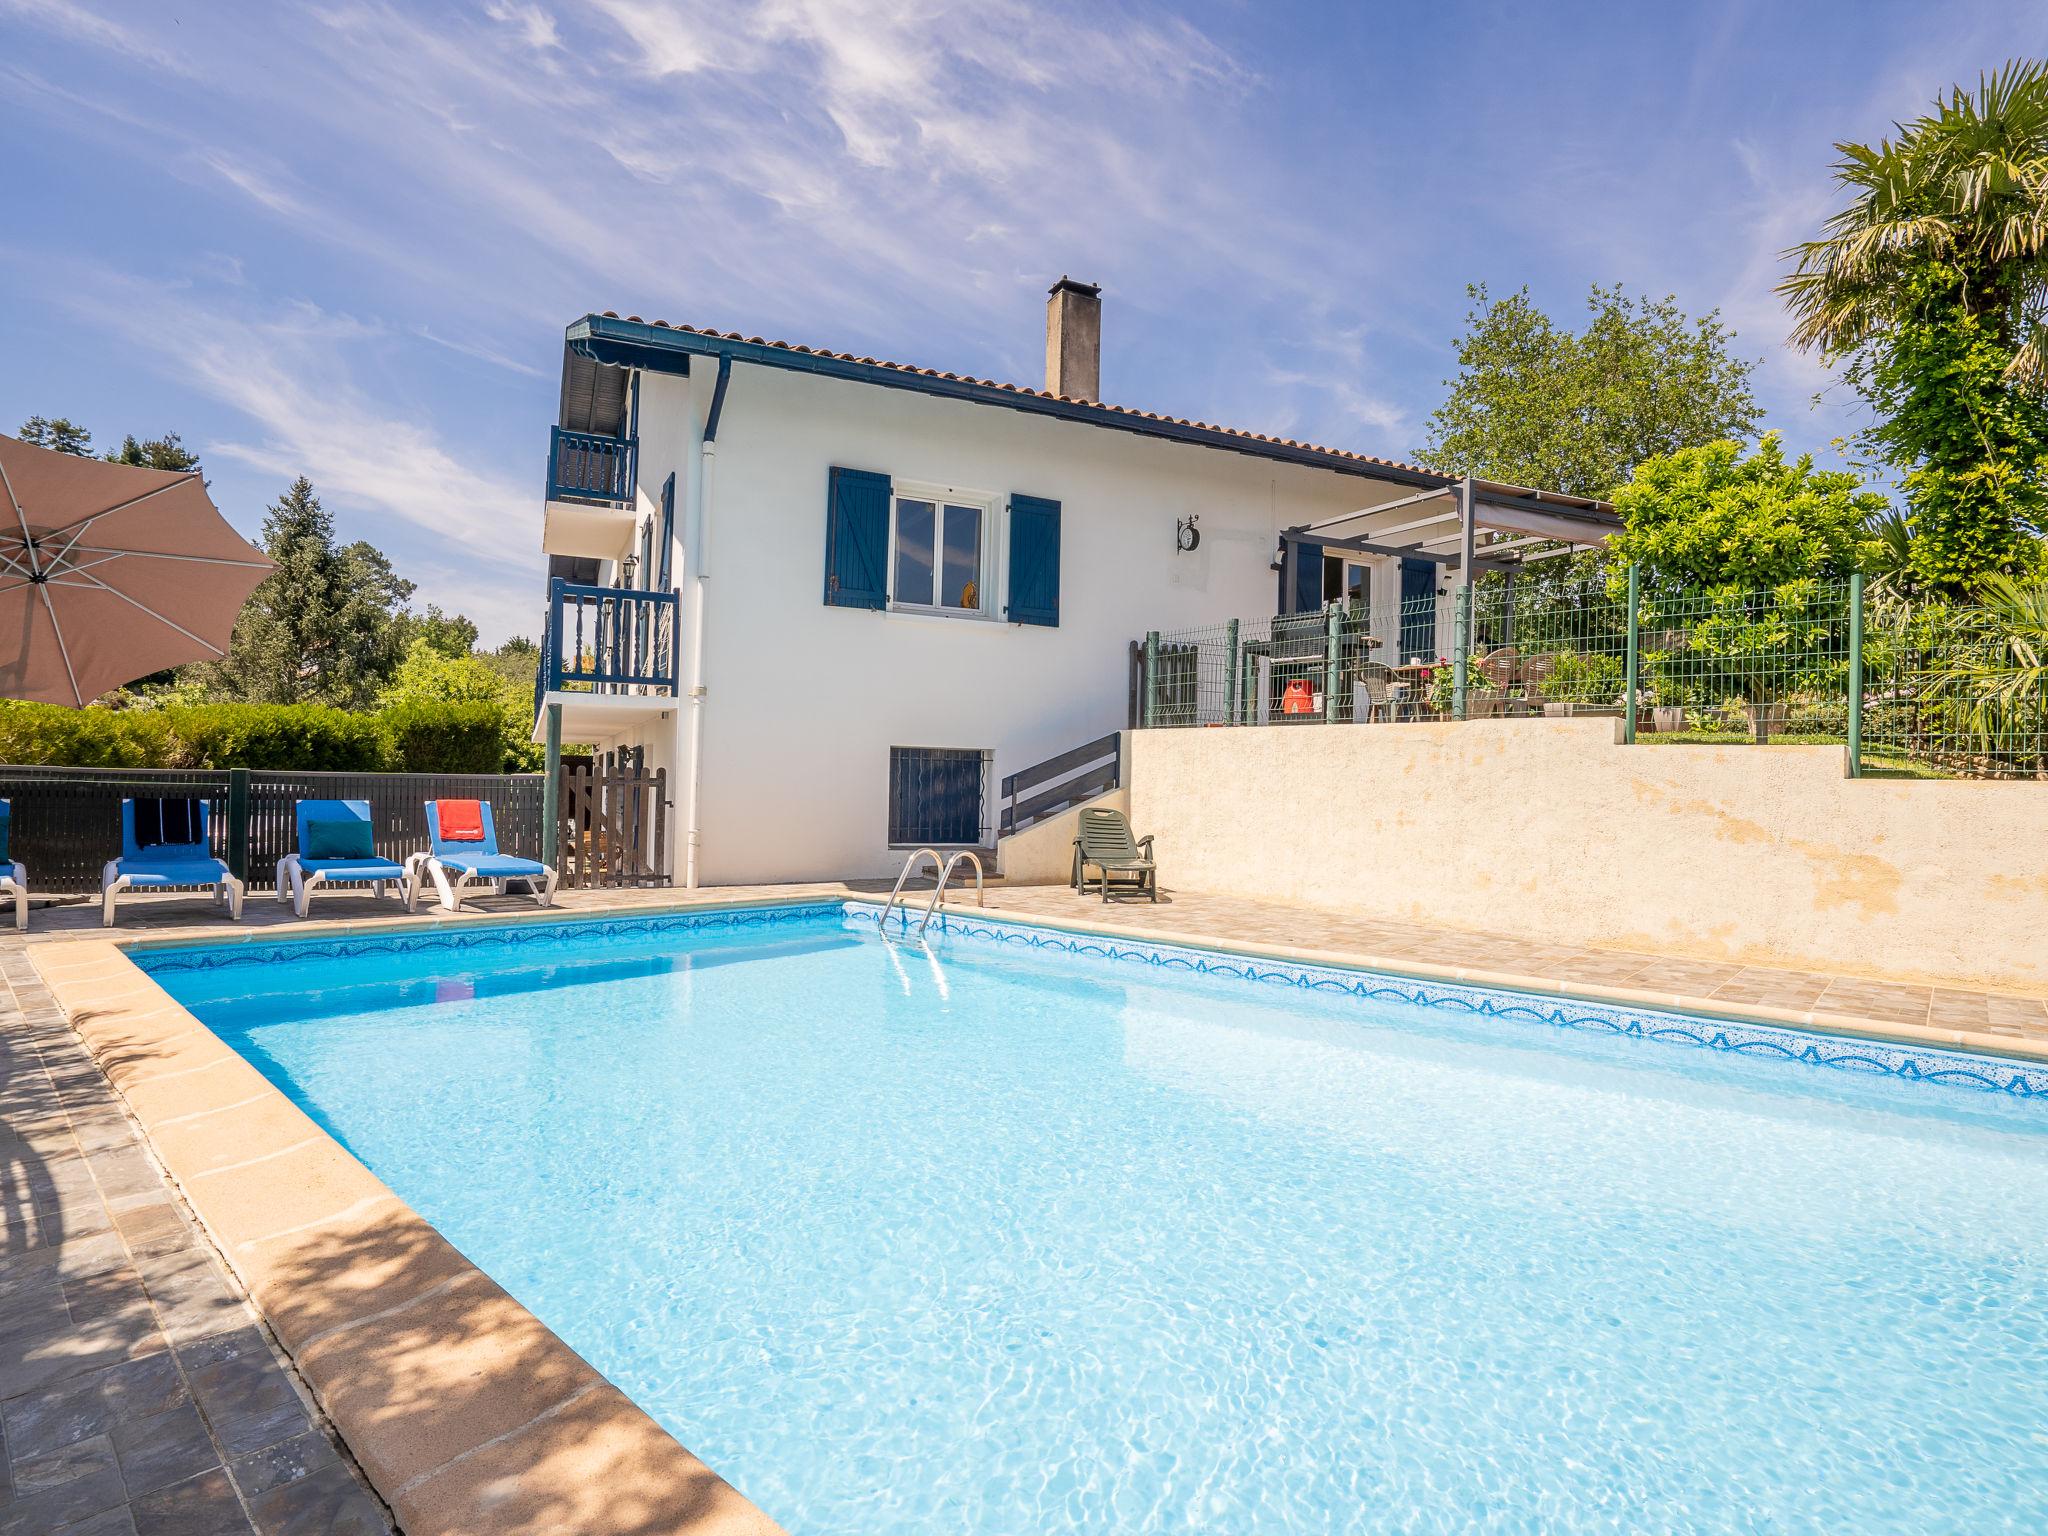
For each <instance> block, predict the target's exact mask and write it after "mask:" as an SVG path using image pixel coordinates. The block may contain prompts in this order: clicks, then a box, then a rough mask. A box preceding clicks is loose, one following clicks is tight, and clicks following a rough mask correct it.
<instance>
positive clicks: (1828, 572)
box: [1607, 432, 1886, 592]
mask: <svg viewBox="0 0 2048 1536" xmlns="http://www.w3.org/2000/svg"><path fill="white" fill-rule="evenodd" d="M1614 509H1615V511H1616V512H1618V513H1619V514H1620V515H1621V520H1622V524H1623V527H1622V531H1621V532H1620V533H1617V534H1615V535H1614V536H1613V537H1612V538H1610V539H1609V540H1608V541H1607V550H1608V554H1609V557H1610V559H1611V561H1612V565H1611V566H1610V570H1609V576H1608V581H1609V585H1610V588H1611V589H1612V590H1614V591H1616V592H1619V591H1622V590H1625V589H1626V586H1627V575H1626V568H1627V566H1628V565H1629V563H1630V562H1631V561H1633V562H1638V563H1640V565H1641V566H1642V568H1643V571H1644V573H1645V575H1646V576H1647V577H1648V578H1649V579H1650V580H1651V581H1653V582H1657V583H1659V584H1663V585H1668V586H1674V587H1692V588H1700V587H1729V586H1733V587H1741V588H1747V589H1755V588H1759V587H1775V586H1778V585H1780V584H1782V583H1784V582H1788V581H1796V580H1799V579H1801V578H1809V577H1837V578H1838V577H1843V576H1847V575H1849V574H1850V573H1851V572H1854V571H1858V570H1862V569H1864V568H1865V567H1866V566H1867V565H1868V564H1870V563H1871V562H1872V561H1873V560H1874V559H1875V558H1876V553H1877V552H1876V547H1875V546H1876V543H1877V540H1876V537H1875V536H1874V534H1873V533H1872V530H1871V524H1872V522H1873V521H1874V520H1875V519H1877V518H1879V517H1881V516H1882V515H1883V513H1884V512H1885V511H1886V503H1885V499H1884V497H1882V496H1880V495H1879V494H1877V493H1876V492H1875V491H1869V490H1865V489H1864V488H1863V482H1862V481H1861V480H1859V479H1858V478H1857V477H1856V476H1855V475H1853V474H1850V473H1848V472H1847V471H1843V470H1817V469H1815V468H1814V467H1813V459H1812V457H1811V456H1810V455H1804V454H1802V455H1801V456H1800V457H1799V458H1798V459H1796V460H1793V461H1790V462H1788V461H1787V460H1786V458H1785V454H1784V450H1783V449H1782V448H1781V447H1780V445H1779V440H1778V434H1777V433H1775V432H1768V433H1766V434H1764V437H1763V439H1762V440H1761V441H1760V442H1759V443H1758V444H1757V446H1756V451H1755V452H1753V453H1751V454H1750V455H1749V456H1748V457H1747V458H1744V457H1743V455H1742V447H1741V445H1740V444H1739V443H1733V442H1720V443H1708V444H1706V445H1705V446H1704V447H1699V448H1681V449H1680V450H1679V451H1678V452H1676V453H1673V454H1667V455H1664V456H1663V457H1660V458H1654V459H1650V460H1648V461H1646V462H1645V463H1642V464H1638V465H1637V466H1636V471H1635V475H1634V476H1633V478H1631V479H1630V481H1629V482H1628V484H1626V485H1624V486H1622V487H1621V488H1620V489H1618V490H1616V491H1615V492H1614Z"/></svg>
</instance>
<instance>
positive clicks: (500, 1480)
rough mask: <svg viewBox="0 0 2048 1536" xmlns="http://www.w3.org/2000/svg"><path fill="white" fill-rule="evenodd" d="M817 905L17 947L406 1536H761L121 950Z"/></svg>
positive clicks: (1080, 922) (1575, 987)
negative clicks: (579, 1535)
mask: <svg viewBox="0 0 2048 1536" xmlns="http://www.w3.org/2000/svg"><path fill="white" fill-rule="evenodd" d="M821 903H844V904H862V905H867V906H870V907H879V906H881V905H882V904H883V903H882V902H881V901H880V899H879V898H876V897H873V896H871V895H868V894H867V893H863V892H855V891H851V890H843V889H842V890H839V891H834V890H831V889H829V888H826V889H813V890H809V891H804V892H801V893H799V892H794V891H786V892H780V893H763V894H758V895H748V896H735V897H728V898H723V899H721V898H717V897H708V898H700V899H698V900H694V901H691V900H678V901H674V902H663V903H659V904H655V903H648V904H639V903H635V904H631V905H626V904H620V905H616V906H602V907H590V908H584V909H581V910H574V911H562V910H555V911H535V912H530V913H505V912H479V913H464V914H460V915H452V916H451V915H447V914H440V915H436V916H433V917H425V916H422V917H418V918H410V919H394V918H389V917H379V918H376V919H373V920H370V921H347V920H343V921H332V922H307V923H299V924H293V925H292V926H291V927H290V928H289V929H271V930H267V931H256V932H251V933H243V934H232V935H229V934H215V933H164V934H161V935H152V936H148V937H139V936H138V937H130V938H125V939H119V940H116V939H111V938H100V937H88V936H84V935H80V936H78V937H76V938H69V939H67V940H66V941H64V942H54V943H47V944H38V945H36V946H33V947H32V948H31V949H30V951H29V953H30V956H31V959H32V961H33V963H34V964H35V966H36V968H37V970H38V971H39V972H40V973H41V974H42V976H43V979H44V981H45V984H46V985H47V986H48V987H49V989H50V991H51V992H52V994H53V995H55V997H56V998H57V1000H58V1002H59V1004H60V1006H62V1008H63V1009H64V1011H65V1013H66V1015H67V1016H68V1017H69V1018H70V1020H71V1022H72V1026H73V1028H74V1029H76V1030H77V1032H78V1034H79V1036H80V1037H81V1038H82V1039H83V1040H84V1041H85V1043H86V1045H87V1047H88V1048H89V1049H90V1050H91V1052H92V1054H93V1057H94V1059H95V1060H96V1061H97V1062H98V1064H99V1066H100V1068H101V1070H102V1071H103V1072H104V1073H105V1074H106V1076H107V1078H108V1079H109V1081H111V1082H112V1083H113V1085H114V1087H115V1088H116V1090H117V1091H118V1092H119V1093H120V1094H121V1095H122V1097H123V1099H124V1100H125V1101H126V1103H127V1104H128V1106H129V1109H130V1110H131V1112H132V1113H133V1114H134V1115H135V1117H136V1119H137V1120H138V1121H139V1122H140V1124H141V1125H142V1127H143V1129H144V1131H145V1133H146V1134H147V1135H148V1137H149V1140H150V1142H151V1145H152V1146H153V1147H154V1148H155V1150H156V1154H157V1157H158V1159H159V1160H160V1161H161V1162H162V1164H163V1165H164V1167H165V1168H166V1170H167V1171H168V1172H169V1173H170V1175H171V1176H172V1177H173V1178H174V1179H175V1180H176V1181H177V1182H178V1185H179V1187H180V1189H181V1190H182V1192H183V1194H184V1196H185V1198H186V1200H187V1201H188V1202H189V1204H190V1205H191V1207H192V1209H193V1210H194V1211H195V1212H196V1213H197V1215H198V1217H199V1219H200V1221H201V1223H202V1225H203V1226H204V1228H205V1229H206V1231H207V1233H208V1235H209V1237H210V1238H211V1240H212V1241H213V1243H214V1244H215V1246H216V1247H217V1248H218V1249H219V1251H220V1253H221V1255H222V1257H223V1258H224V1259H225V1260H226V1262H227V1263H228V1264H229V1265H230V1267H232V1268H233V1269H234V1271H235V1273H236V1274H237V1276H238V1277H239V1278H240V1280H241V1282H242V1284H243V1286H244V1288H245V1289H246V1291H247V1292H248V1294H249V1296H250V1298H251V1300H252V1301H253V1302H254V1303H255V1304H256V1306H257V1308H258V1310H259V1311H260V1312H261V1313H262V1315H263V1317H264V1320H265V1321H266V1323H267V1324H268V1325H269V1326H270V1328H271V1330H272V1332H273V1333H274V1334H275V1335H276V1337H277V1339H278V1342H279V1343H280V1344H281V1345H282V1346H283V1347H284V1349H285V1351H286V1352H287V1354H289V1356H290V1357H291V1359H292V1362H293V1364H294V1366H295V1367H296V1368H297V1370H298V1371H299V1373H300V1374H301V1376H302V1377H303V1378H304V1379H305V1380H306V1382H307V1383H308V1384H309V1385H310V1387H311V1388H312V1390H313V1393H314V1395H315V1397H316V1398H317V1399H318V1400H319V1402H320V1406H321V1408H322V1409H323V1411H324V1412H326V1414H327V1415H328V1417H329V1419H330V1420H331V1421H332V1422H333V1423H334V1425H335V1426H336V1428H337V1429H338V1430H339V1432H340V1434H341V1436H342V1438H343V1439H344V1440H345V1441H346V1442H347V1443H348V1446H349V1448H350V1450H351V1451H352V1452H353V1454H354V1455H355V1457H356V1460H357V1462H358V1463H359V1464H360V1465H361V1467H362V1468H363V1471H364V1473H365V1475H366V1476H367V1477H368V1478H369V1480H370V1482H371V1484H372V1486H373V1487H374V1488H375V1489H376V1490H377V1492H378V1493H379V1494H380V1495H381V1496H382V1497H383V1498H384V1499H385V1501H386V1502H387V1503H389V1504H390V1505H391V1507H392V1509H393V1510H394V1512H395V1513H396V1514H397V1517H398V1520H399V1523H400V1525H401V1527H402V1528H403V1529H404V1530H405V1531H406V1532H407V1533H409V1536H502V1533H514V1532H529V1531H530V1532H534V1533H539V1532H561V1531H572V1530H573V1531H578V1532H589V1533H596V1536H610V1533H622V1536H623V1533H636V1536H637V1533H655V1532H677V1533H684V1532H687V1533H691V1536H740V1533H747V1536H766V1533H774V1532H778V1531H780V1530H781V1527H779V1526H778V1525H777V1524H776V1523H775V1522H774V1521H773V1520H771V1519H770V1518H769V1517H768V1516H767V1515H766V1514H764V1513H763V1512H762V1511H761V1510H760V1509H758V1508H757V1507H756V1506H754V1505H753V1504H752V1503H750V1502H749V1501H748V1500H747V1499H746V1498H745V1497H744V1496H742V1495H741V1494H740V1493H739V1492H738V1491H737V1490H735V1489H734V1488H733V1487H732V1486H731V1485H730V1484H728V1483H726V1482H725V1481H724V1480H723V1479H722V1478H720V1477H719V1476H718V1475H717V1474H716V1473H715V1472H713V1471H712V1470H711V1469H710V1468H708V1467H707V1466H705V1464H704V1463H703V1462H702V1461H700V1460H699V1459H698V1458H697V1457H695V1456H694V1455H692V1454H691V1453H690V1452H689V1451H687V1450H686V1449H684V1448H683V1447H682V1446H681V1445H680V1444H679V1443H678V1442H677V1441H676V1440H675V1439H674V1438H673V1437H672V1436H671V1435H669V1434H668V1432H667V1431H665V1430H663V1429H662V1428H661V1427H660V1426H659V1425H658V1424H656V1423H655V1422H654V1420H653V1419H651V1418H650V1417H649V1416H648V1415H647V1414H646V1413H645V1412H644V1411H643V1410H642V1409H640V1408H639V1407H638V1406H637V1405H635V1404H634V1403H633V1402H632V1401H631V1400H630V1399H629V1398H627V1397H626V1396H625V1395H624V1394H623V1393H621V1392H620V1391H619V1390H618V1389H617V1388H616V1387H614V1386H612V1385H611V1384H610V1383H609V1382H608V1381H607V1380H605V1378H604V1377H603V1376H602V1375H601V1374H600V1373H599V1372H598V1371H597V1370H596V1368H595V1367H593V1366H591V1365H590V1364H589V1363H588V1362H587V1361H585V1360H584V1359H583V1358H582V1357H581V1356H580V1355H578V1354H577V1353H576V1352H575V1351H574V1350H572V1349H571V1348H570V1347H569V1346H568V1345H567V1344H565V1343H564V1342H563V1341H562V1340H561V1339H560V1338H558V1337H557V1336H556V1335H555V1334H554V1333H553V1332H552V1331H551V1330H549V1329H548V1328H547V1327H546V1326H545V1325H544V1324H543V1323H541V1322H540V1320H539V1319H538V1318H536V1317H534V1316H533V1314H532V1313H531V1312H529V1311H527V1309H526V1308H525V1307H523V1306H521V1305H520V1304H519V1303H518V1302H517V1301H516V1300H514V1299H513V1298H512V1297H511V1296H510V1295H508V1294H507V1293H506V1292H505V1291H504V1290H502V1289H501V1288H500V1287H499V1286H498V1285H497V1284H496V1283H495V1282H493V1281H492V1280H491V1279H490V1278H489V1277H488V1276H486V1275H485V1274H484V1273H483V1272H482V1271H481V1270H480V1269H478V1268H477V1267H476V1266H475V1265H473V1264H471V1263H470V1262H469V1261H468V1260H467V1259H465V1258H464V1257H463V1256H462V1255H461V1253H460V1252H458V1251H457V1250H456V1249H455V1248H454V1246H453V1245H452V1244H450V1243H449V1242H448V1241H447V1239H445V1238H444V1237H442V1236H441V1235H440V1233H438V1232H437V1231H435V1230H434V1229H433V1227H431V1226H430V1225H429V1224H428V1223H427V1222H426V1221H425V1220H424V1219H422V1218H421V1217H420V1216H419V1214H418V1213H417V1212H415V1211H414V1210H413V1209H412V1208H411V1206H409V1205H408V1204H407V1203H406V1202H405V1201H404V1200H402V1199H400V1198H399V1197H398V1196H397V1195H396V1194H394V1193H393V1192H392V1191H391V1190H390V1189H389V1188H388V1187H387V1186H386V1185H384V1184H383V1183H382V1182H381V1181H380V1180H378V1179H377V1178H376V1176H375V1175H374V1174H372V1173H371V1172H370V1171H369V1170H368V1169H367V1168H365V1167H364V1166H363V1164H362V1163H361V1162H359V1161H358V1160H357V1159H356V1158H355V1156H354V1155H353V1154H352V1153H350V1152H349V1151H347V1149H345V1148H344V1147H342V1146H341V1144H340V1143H339V1142H337V1141H335V1140H334V1139H333V1138H332V1137H330V1136H329V1135H328V1134H327V1133H326V1132H325V1131H324V1130H322V1129H321V1128H320V1127H319V1126H318V1125H317V1124H316V1123H315V1122H314V1121H313V1120H312V1119H310V1118H309V1117H308V1116H307V1115H306V1114H305V1113H304V1112H303V1111H301V1110H300V1109H299V1108H298V1107H297V1106H296V1105H294V1104H292V1103H291V1101H290V1100H289V1099H287V1098H286V1097H285V1095H284V1094H283V1093H282V1092H280V1091H279V1090H278V1089H277V1088H275V1087H274V1086H273V1085H272V1084H271V1083H269V1082H268V1081H267V1080H266V1079H265V1078H264V1077H263V1076H262V1074H261V1073H260V1072H258V1071H257V1070H256V1068H255V1067H253V1066H251V1065H250V1064H249V1063H248V1062H247V1061H245V1060H244V1059H243V1058H242V1057H241V1056H240V1055H238V1054H237V1053H236V1052H235V1051H234V1050H233V1049H232V1048H231V1047H229V1046H228V1045H227V1044H226V1043H225V1042H223V1041H222V1040H221V1039H220V1038H219V1037H218V1036H216V1035H215V1034H214V1033H213V1032H212V1031H211V1030H209V1029H208V1028H206V1026H205V1025H203V1024H202V1023H200V1021H199V1020H198V1019H197V1018H196V1017H195V1016H194V1015H192V1014H191V1013H189V1012H188V1011H187V1010H185V1009H184V1008H183V1007H182V1006H180V1005H179V1004H177V1003H176V1002H174V1001H173V1000H172V999H171V997H170V996H169V994H168V993H166V992H164V991H163V989H162V988H161V987H159V986H158V985H157V983H156V982H155V981H154V980H152V979H151V978H150V977H149V976H148V975H147V974H145V973H144V972H143V971H142V970H141V969H140V968H139V967H138V966H137V965H136V964H135V963H134V961H133V960H132V959H130V958H129V956H130V952H133V951H146V950H157V949H166V948H185V947H189V946H193V945H205V946H209V947H210V946H212V945H215V944H228V945H235V944H265V943H288V942H290V941H292V940H294V939H300V938H305V939H318V938H335V937H346V936H368V935H373V934H390V933H392V932H394V931H433V930H434V929H436V928H446V927H450V926H458V925H459V926H475V925H483V926H501V925H514V924H516V925H519V926H527V925H539V924H548V925H552V924H558V923H573V922H583V921H602V920H604V919H606V918H613V917H624V916H630V917H642V918H644V917H653V916H659V915H662V914H665V913H670V912H691V911H705V910H716V909H736V908H752V907H772V906H809V905H817V904H821ZM952 910H953V911H954V912H955V913H956V914H961V915H964V914H966V913H968V912H972V911H975V910H977V909H974V908H969V907H965V906H954V907H953V908H952ZM988 915H989V916H991V917H994V918H997V919H999V920H1000V921H1003V922H1006V923H1016V924H1020V925H1025V926H1034V925H1035V926H1039V927H1043V928H1049V929H1055V930H1060V931H1064V932H1067V933H1077V934H1098V935H1104V936H1109V937H1115V938H1122V939H1129V940H1132V941H1133V942H1136V943H1140V944H1178V945H1186V946H1190V947H1194V948H1200V949H1207V950H1212V951H1220V952H1223V953H1228V954H1235V955H1244V956H1253V957H1262V958H1269V959H1274V960H1281V961H1293V962H1297V963H1301V964H1307V965H1318V966H1342V967H1347V968H1353V969H1360V970H1368V971H1377V972H1381V973H1385V974H1388V975H1392V976H1399V977H1407V978H1411V979H1415V980H1422V981H1438V982H1456V983H1463V984H1466V985H1476V986H1485V987H1494V988H1501V989H1505V990H1510V991H1517V992H1526V993H1533V994H1539V995H1548V996H1570V997H1578V998H1586V999H1590V1000H1593V1001H1599V1002H1610V1003H1619V1004H1624V1005H1629V1006H1635V1007H1645V1008H1654V1009H1659V1010H1667V1011H1668V1010H1676V1011H1679V1012H1683V1013H1686V1014H1691V1015H1695V1016H1704V1017H1709V1018H1721V1019H1732V1020H1740V1021H1746V1022H1756V1023H1764V1024H1775V1025H1780V1026H1788V1027H1791V1028H1795V1029H1804V1030H1811V1031H1818V1032H1821V1033H1825V1034H1831V1035H1842V1036H1853V1037H1862V1038H1866V1039H1877V1040H1883V1041H1888V1042H1903V1043H1907V1044H1918V1045H1927V1046H1934V1047H1938V1048H1943V1049H1949V1050H1964V1051H1969V1052H1972V1053H1975V1054H1979V1055H1988V1056H1999V1057H2010V1058H2018V1059H2023V1060H2030V1061H2048V1044H2043V1043H2039V1042H2034V1041H2028V1040H2024V1039H2016V1038H2014V1037H2010V1036H2005V1035H1987V1034H1982V1033H1978V1032H1974V1031H1969V1030H1950V1029H1940V1028H1934V1027H1929V1026H1924V1025H1915V1024H1904V1023H1896V1022H1885V1021H1882V1020H1877V1019H1871V1018H1863V1017H1858V1016H1853V1015H1847V1014H1840V1013H1832V1012H1827V1011H1821V1010H1805V1011H1801V1010H1794V1009H1786V1008H1778V1007H1772V1006H1769V1005H1763V1004H1739V1005H1736V1004H1729V1003H1725V1002H1723V1003H1715V1002H1711V1001H1708V1000H1706V999H1703V998H1700V997H1697V996H1689V995H1686V994H1683V993H1672V992H1662V991H1654V990H1646V989H1642V988H1634V987H1627V986H1616V985H1611V984H1596V983H1575V982H1565V981H1560V980H1558V979H1556V978H1553V977H1545V976H1531V975H1521V974H1516V973H1512V972H1504V971H1491V970H1486V969H1483V968H1477V967H1471V966H1441V965H1431V964H1427V963H1424V962H1418V961H1416V960H1414V959H1412V958H1405V957H1402V958H1395V957H1388V956H1375V955H1372V954H1369V953H1363V952H1359V951H1345V950H1332V949H1326V948H1313V947H1297V946H1289V945H1281V944H1272V943H1264V942H1261V943H1249V944H1247V943H1234V942H1231V941H1230V940H1228V939H1225V938H1219V937H1218V936H1217V935H1216V934H1214V933H1205V932H1201V931H1198V930H1190V929H1183V928H1180V927H1166V928H1162V927H1138V926H1134V925H1129V924H1123V923H1118V922H1117V921H1116V920H1115V917H1114V909H1112V910H1111V912H1109V913H1105V914H1094V913H1091V914H1090V915H1089V916H1088V917H1087V918H1085V919H1084V918H1081V917H1078V916H1077V917H1072V918H1069V917H1066V916H1063V915H1054V914H1047V913H1041V912H1028V911H1019V910H1016V909H1012V908H1004V907H1000V906H998V907H994V908H990V909H989V911H988Z"/></svg>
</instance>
